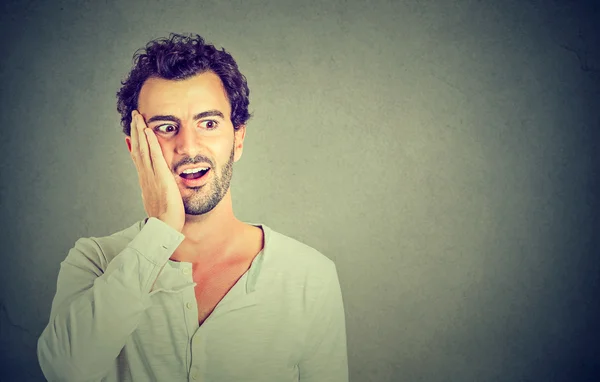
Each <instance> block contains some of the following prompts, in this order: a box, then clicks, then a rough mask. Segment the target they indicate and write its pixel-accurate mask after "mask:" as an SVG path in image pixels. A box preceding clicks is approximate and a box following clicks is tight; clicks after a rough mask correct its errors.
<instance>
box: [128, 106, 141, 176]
mask: <svg viewBox="0 0 600 382" xmlns="http://www.w3.org/2000/svg"><path fill="white" fill-rule="evenodd" d="M135 113H136V112H135V110H134V111H132V112H131V124H130V128H131V130H130V132H129V138H130V139H131V159H133V163H134V164H135V167H136V168H138V163H139V155H138V151H139V143H138V134H137V127H136V121H135Z"/></svg>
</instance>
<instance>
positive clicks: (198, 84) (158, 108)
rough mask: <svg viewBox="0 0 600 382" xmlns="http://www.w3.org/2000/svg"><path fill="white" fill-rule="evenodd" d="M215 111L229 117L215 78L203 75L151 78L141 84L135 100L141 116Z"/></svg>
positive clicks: (221, 86) (224, 98) (226, 101)
mask: <svg viewBox="0 0 600 382" xmlns="http://www.w3.org/2000/svg"><path fill="white" fill-rule="evenodd" d="M212 109H216V110H219V111H222V112H223V114H224V115H229V114H230V112H231V106H230V105H229V100H228V99H227V92H226V91H225V88H224V87H223V83H222V82H221V79H220V78H219V76H218V75H216V74H215V73H213V72H204V73H200V74H197V75H195V76H192V77H190V78H187V79H185V80H166V79H164V78H156V77H151V78H148V79H147V80H146V82H144V84H143V85H142V88H141V90H140V95H139V98H138V110H139V111H140V112H141V113H142V114H171V115H179V116H185V115H188V114H196V113H198V112H202V111H204V110H212Z"/></svg>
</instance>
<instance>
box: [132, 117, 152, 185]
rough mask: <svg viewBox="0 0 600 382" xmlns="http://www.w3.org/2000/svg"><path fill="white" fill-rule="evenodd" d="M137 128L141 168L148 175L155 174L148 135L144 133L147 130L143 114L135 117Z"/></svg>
mask: <svg viewBox="0 0 600 382" xmlns="http://www.w3.org/2000/svg"><path fill="white" fill-rule="evenodd" d="M135 126H136V132H137V134H136V136H137V138H138V146H139V147H138V152H139V155H140V162H141V167H142V168H143V169H144V171H147V172H148V174H153V173H154V170H153V166H152V160H151V159H150V148H149V146H148V139H147V138H146V134H145V133H144V131H145V130H147V129H146V123H145V122H144V118H143V117H142V116H141V114H139V113H136V115H135Z"/></svg>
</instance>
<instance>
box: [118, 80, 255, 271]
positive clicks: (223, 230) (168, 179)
mask: <svg viewBox="0 0 600 382" xmlns="http://www.w3.org/2000/svg"><path fill="white" fill-rule="evenodd" d="M137 111H138V112H139V116H138V115H137V113H136V112H135V111H134V113H133V114H132V115H133V116H134V122H132V129H131V136H128V137H125V142H126V144H127V148H128V150H129V152H130V154H131V155H132V159H133V161H134V164H136V168H137V170H138V175H139V177H140V186H141V188H142V197H143V201H144V207H145V208H146V211H147V212H148V215H149V216H155V217H157V218H159V219H161V220H163V221H165V222H167V223H168V224H170V225H171V226H172V227H174V228H175V229H178V230H180V231H181V232H182V233H183V234H184V235H185V239H184V241H183V242H182V243H181V244H180V246H179V247H178V248H177V250H176V251H175V253H174V254H173V256H172V259H174V260H177V261H189V262H192V263H200V262H201V263H203V265H204V266H207V265H209V266H213V267H215V268H220V267H222V266H223V264H234V263H237V262H238V259H244V260H242V262H243V263H244V264H246V263H247V260H248V257H249V256H251V257H253V256H254V255H256V253H258V252H259V251H260V249H261V248H262V230H261V229H260V228H257V227H254V226H251V225H248V224H245V223H243V222H241V221H240V220H238V219H237V218H236V217H235V215H234V212H233V206H232V199H231V192H230V187H229V186H230V179H231V175H232V174H231V169H232V165H233V163H234V162H237V161H238V160H239V159H240V158H241V156H242V152H243V147H244V146H243V143H244V138H245V135H246V126H244V125H242V126H240V127H239V128H238V129H237V130H234V128H233V124H232V122H231V105H230V104H229V100H228V98H227V93H226V92H225V89H224V87H223V84H222V82H221V80H220V78H219V77H218V76H217V75H216V74H215V73H213V72H205V73H201V74H198V75H196V76H193V77H190V78H188V79H185V80H178V81H172V80H165V79H161V78H149V79H148V80H146V82H145V83H144V84H143V86H142V88H141V91H140V95H139V98H138V110H137ZM200 113H205V114H206V113H208V114H210V115H204V116H202V117H201V118H199V119H196V118H195V117H196V116H198V114H200ZM218 114H221V115H218ZM159 116H171V119H174V120H175V121H173V120H168V118H164V117H159ZM146 127H147V128H146ZM146 131H147V132H148V133H149V134H148V135H146V134H144V133H145V132H146ZM144 150H146V151H147V152H144ZM148 162H149V163H150V165H148ZM196 163H208V164H209V166H210V167H211V170H210V172H209V174H208V175H209V178H208V183H207V184H205V185H204V186H203V187H200V188H188V187H187V186H186V185H185V184H184V183H183V180H182V179H181V177H180V176H179V173H180V172H181V168H182V166H184V165H190V164H196ZM175 189H177V190H178V192H179V195H177V192H175ZM184 211H185V213H184Z"/></svg>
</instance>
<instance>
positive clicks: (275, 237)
mask: <svg viewBox="0 0 600 382" xmlns="http://www.w3.org/2000/svg"><path fill="white" fill-rule="evenodd" d="M263 229H264V230H265V236H266V240H265V247H264V254H263V255H264V264H263V267H264V268H266V269H267V270H268V271H270V272H271V273H276V274H279V275H284V276H285V279H286V280H289V281H292V280H294V281H295V283H300V284H302V285H305V284H307V283H310V284H315V285H322V284H328V283H330V282H331V281H332V279H337V272H336V267H335V264H334V262H333V261H332V260H331V259H329V258H328V257H326V256H325V255H324V254H323V253H321V252H320V251H319V250H317V249H315V248H313V247H311V246H309V245H307V244H305V243H302V242H300V241H299V240H296V239H294V238H292V237H290V236H287V235H284V234H282V233H279V232H277V231H274V230H273V229H271V228H269V227H266V226H264V225H263Z"/></svg>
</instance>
